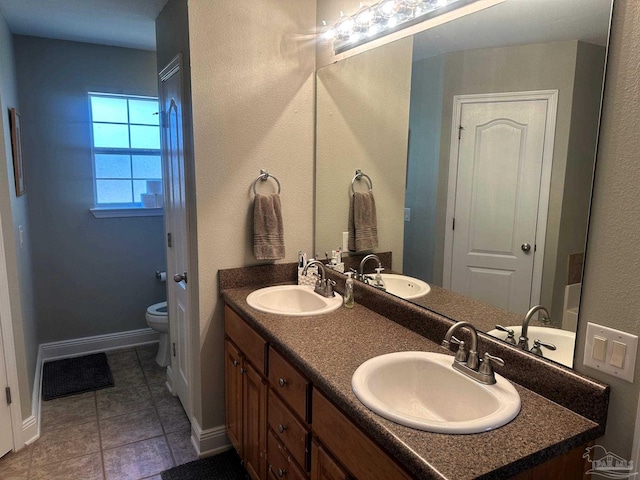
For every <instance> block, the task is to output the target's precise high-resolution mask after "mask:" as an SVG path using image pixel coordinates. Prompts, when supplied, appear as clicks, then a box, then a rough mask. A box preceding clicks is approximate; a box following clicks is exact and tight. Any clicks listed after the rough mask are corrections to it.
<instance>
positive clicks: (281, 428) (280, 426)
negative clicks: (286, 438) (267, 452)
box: [278, 424, 287, 433]
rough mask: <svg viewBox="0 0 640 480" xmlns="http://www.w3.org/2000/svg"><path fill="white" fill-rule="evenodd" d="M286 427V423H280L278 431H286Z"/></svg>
mask: <svg viewBox="0 0 640 480" xmlns="http://www.w3.org/2000/svg"><path fill="white" fill-rule="evenodd" d="M286 429H287V426H286V425H283V424H280V425H278V431H279V432H280V433H284V431H285V430H286Z"/></svg>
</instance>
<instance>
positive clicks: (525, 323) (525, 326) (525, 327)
mask: <svg viewBox="0 0 640 480" xmlns="http://www.w3.org/2000/svg"><path fill="white" fill-rule="evenodd" d="M536 312H542V314H543V317H542V319H543V321H544V320H545V319H549V318H551V315H549V310H547V309H546V308H544V307H543V306H542V305H535V306H533V307H531V308H530V309H529V311H528V312H527V313H526V315H525V316H524V318H523V319H522V330H521V331H520V338H519V339H518V347H520V348H521V349H522V350H529V323H530V322H531V319H532V318H533V314H534V313H536Z"/></svg>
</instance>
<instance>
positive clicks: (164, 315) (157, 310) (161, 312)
mask: <svg viewBox="0 0 640 480" xmlns="http://www.w3.org/2000/svg"><path fill="white" fill-rule="evenodd" d="M147 317H151V318H152V319H153V320H155V321H157V322H158V321H160V322H162V321H168V318H169V314H168V312H167V302H166V301H165V302H159V303H154V304H153V305H151V306H150V307H149V308H147Z"/></svg>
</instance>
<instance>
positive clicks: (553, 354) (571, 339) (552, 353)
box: [487, 325, 576, 367]
mask: <svg viewBox="0 0 640 480" xmlns="http://www.w3.org/2000/svg"><path fill="white" fill-rule="evenodd" d="M506 328H508V329H510V330H513V331H514V334H515V335H514V336H515V337H516V342H517V341H518V338H520V332H521V331H522V326H521V325H517V326H516V325H512V326H509V327H506ZM487 333H488V334H489V335H492V336H494V337H496V338H499V339H500V340H504V339H505V338H507V333H506V332H501V331H500V330H489V331H488V332H487ZM527 337H529V348H531V347H533V341H534V340H536V339H538V340H540V341H541V342H544V343H553V344H554V345H555V346H556V347H557V349H556V350H549V349H547V348H544V347H542V356H543V357H544V358H548V359H549V360H553V361H554V362H558V363H561V364H563V365H566V366H567V367H573V349H574V348H575V345H576V334H575V333H574V332H568V331H566V330H560V329H559V328H550V327H529V332H528V333H527Z"/></svg>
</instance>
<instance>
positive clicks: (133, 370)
mask: <svg viewBox="0 0 640 480" xmlns="http://www.w3.org/2000/svg"><path fill="white" fill-rule="evenodd" d="M157 348H158V347H157V346H156V345H153V346H145V347H139V348H135V349H126V350H116V351H112V352H107V358H108V359H109V365H110V367H111V371H112V372H113V378H114V383H115V386H114V387H112V388H105V389H103V390H98V391H97V392H88V393H83V394H80V395H73V396H71V397H66V398H60V399H57V400H51V401H48V402H42V408H41V423H40V426H41V431H40V438H39V439H38V440H37V441H36V442H34V443H33V444H32V445H30V446H28V447H25V448H23V449H22V450H21V451H19V452H18V453H9V454H7V455H5V456H4V457H2V458H1V459H0V480H70V479H74V480H140V479H149V480H160V472H162V471H163V470H166V469H168V468H171V467H173V466H176V465H181V464H183V463H187V462H190V461H192V460H195V459H196V458H197V456H196V453H195V450H194V448H193V446H192V445H191V439H190V435H191V427H190V425H189V420H188V419H187V416H186V415H185V413H184V410H183V409H182V405H181V404H180V401H179V400H178V399H177V397H174V396H172V395H171V394H170V393H169V392H168V391H167V389H166V387H165V385H164V378H165V373H164V369H163V368H160V367H159V366H158V365H157V364H156V363H155V354H156V351H157Z"/></svg>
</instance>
